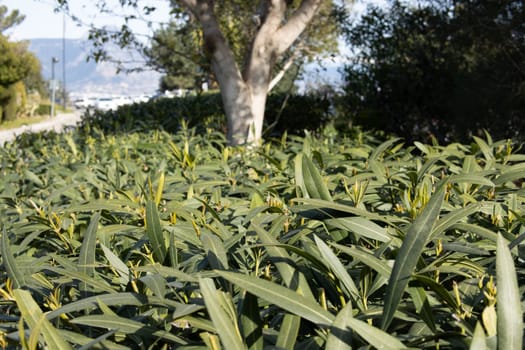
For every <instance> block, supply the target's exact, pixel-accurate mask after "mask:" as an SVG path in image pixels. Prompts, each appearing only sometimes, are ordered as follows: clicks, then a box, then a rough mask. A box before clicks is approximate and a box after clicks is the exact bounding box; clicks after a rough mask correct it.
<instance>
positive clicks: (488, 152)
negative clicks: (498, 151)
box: [472, 136, 494, 160]
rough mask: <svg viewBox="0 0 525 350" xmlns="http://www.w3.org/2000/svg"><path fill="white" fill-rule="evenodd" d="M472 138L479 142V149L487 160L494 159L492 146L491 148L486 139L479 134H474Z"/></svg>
mask: <svg viewBox="0 0 525 350" xmlns="http://www.w3.org/2000/svg"><path fill="white" fill-rule="evenodd" d="M472 138H473V139H474V141H475V142H476V143H477V144H478V146H479V149H480V150H481V153H483V156H484V157H485V159H486V160H492V159H494V153H493V151H492V148H490V146H489V145H488V144H487V143H486V142H485V140H483V139H482V138H479V137H477V136H472Z"/></svg>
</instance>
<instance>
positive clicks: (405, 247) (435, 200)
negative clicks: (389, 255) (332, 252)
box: [381, 183, 446, 330]
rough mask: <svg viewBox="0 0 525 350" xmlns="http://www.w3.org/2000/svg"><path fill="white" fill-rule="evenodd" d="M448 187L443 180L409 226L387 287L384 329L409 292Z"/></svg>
mask: <svg viewBox="0 0 525 350" xmlns="http://www.w3.org/2000/svg"><path fill="white" fill-rule="evenodd" d="M445 187H446V186H445V183H442V184H441V185H440V186H439V187H438V189H437V190H436V192H435V193H434V195H432V197H431V198H430V200H429V202H428V203H427V205H426V207H425V208H424V209H423V211H422V212H421V214H420V215H419V216H418V217H417V218H416V220H415V221H414V222H413V223H412V225H410V227H409V228H408V231H407V234H406V236H405V239H404V240H403V244H402V245H401V248H400V249H399V252H398V254H397V257H396V261H395V262H394V268H393V269H392V275H391V276H390V279H389V281H388V286H387V290H386V296H385V308H384V312H383V319H382V321H381V328H382V329H384V330H385V329H387V328H388V326H389V325H390V323H391V322H392V320H393V318H394V313H395V312H396V310H397V307H398V305H399V302H400V301H401V298H402V296H403V293H404V292H405V289H406V287H407V285H408V282H409V279H410V276H411V275H412V273H413V272H414V268H415V267H416V264H417V261H418V259H419V257H420V255H421V252H422V251H423V249H424V247H425V245H426V243H427V241H428V239H429V237H430V235H431V233H432V228H433V226H434V224H435V222H436V220H437V218H438V217H439V212H440V210H441V205H442V204H443V200H444V198H445Z"/></svg>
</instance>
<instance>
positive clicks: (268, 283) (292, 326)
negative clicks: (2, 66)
mask: <svg viewBox="0 0 525 350" xmlns="http://www.w3.org/2000/svg"><path fill="white" fill-rule="evenodd" d="M330 137H332V138H331V139H329V138H327V137H319V138H316V137H313V136H312V135H311V134H309V133H307V134H306V136H305V137H299V136H293V135H292V136H288V137H284V136H283V137H282V138H280V139H276V140H274V141H272V142H267V143H265V144H264V145H263V146H261V147H260V148H257V149H247V148H243V147H230V146H228V145H227V143H226V141H225V139H224V136H223V134H222V133H221V132H217V131H214V130H212V129H207V130H204V131H203V132H198V131H197V130H196V129H195V128H189V127H185V126H184V125H181V127H180V128H179V130H178V131H177V132H175V133H168V132H166V131H162V130H155V129H152V130H151V131H149V132H128V133H121V134H115V133H107V134H106V133H104V132H101V131H100V130H99V131H97V132H95V131H93V134H86V133H81V132H78V131H70V132H68V133H64V134H56V133H47V134H33V135H22V136H19V137H18V138H17V139H16V140H15V141H14V142H12V143H8V144H6V146H5V147H3V148H0V174H1V176H0V251H1V258H0V259H1V267H0V346H3V347H6V348H13V349H14V348H30V349H36V348H46V347H47V348H49V349H70V348H82V349H85V348H94V349H175V348H176V349H205V348H210V349H219V348H223V349H263V348H273V349H351V348H355V349H358V348H382V349H403V348H418V349H436V348H439V349H469V348H489V349H496V348H500V349H518V348H522V344H523V343H522V337H523V322H522V321H523V295H524V294H525V293H524V292H525V270H524V264H523V261H524V259H525V249H524V243H523V240H524V238H525V220H524V216H523V212H524V211H523V209H524V205H525V188H524V187H523V179H524V174H525V155H524V154H523V153H521V149H520V148H519V145H516V144H513V143H512V142H511V141H508V140H503V141H493V140H492V139H491V138H490V137H488V136H487V137H486V138H484V139H481V138H473V139H472V142H471V143H469V144H457V143H455V144H450V145H447V146H440V145H427V144H422V143H417V142H416V143H414V144H405V143H404V142H403V141H402V140H401V139H396V138H392V139H380V138H377V137H376V136H375V135H372V134H370V133H366V132H359V131H355V133H354V134H353V136H352V137H351V138H349V137H345V136H344V135H335V136H334V135H333V134H331V136H330Z"/></svg>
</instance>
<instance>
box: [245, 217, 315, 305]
mask: <svg viewBox="0 0 525 350" xmlns="http://www.w3.org/2000/svg"><path fill="white" fill-rule="evenodd" d="M283 219H284V216H283ZM252 228H253V229H254V230H255V232H256V233H257V236H258V237H259V239H260V240H261V242H262V243H263V244H265V249H266V252H267V253H268V255H269V256H270V257H271V258H273V259H275V266H276V267H277V270H279V273H280V274H281V278H282V279H283V281H284V283H285V284H286V285H287V286H288V287H290V288H296V290H297V293H299V294H302V295H304V296H305V297H307V298H311V299H313V298H314V296H313V293H312V290H311V289H310V286H309V285H308V281H307V280H306V278H305V277H304V274H303V273H302V272H300V271H297V269H295V268H294V267H293V266H291V265H290V264H288V263H287V262H286V261H289V260H290V259H291V257H290V255H289V254H288V252H287V251H286V249H284V248H281V247H279V246H278V245H279V241H278V240H276V239H275V238H274V237H273V236H272V235H271V234H270V233H268V232H266V230H265V229H263V228H262V227H261V226H260V225H259V224H258V223H256V222H252ZM294 281H295V282H294ZM297 281H298V282H297ZM294 283H296V284H297V286H295V287H294V286H293V284H294Z"/></svg>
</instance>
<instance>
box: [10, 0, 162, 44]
mask: <svg viewBox="0 0 525 350" xmlns="http://www.w3.org/2000/svg"><path fill="white" fill-rule="evenodd" d="M55 2H56V1H55V0H0V5H5V6H7V7H8V9H9V10H13V9H18V10H19V11H20V12H21V13H22V14H24V15H25V16H26V19H25V21H24V22H22V24H20V25H19V26H17V27H14V28H12V29H11V30H10V31H9V32H8V34H9V35H10V36H11V37H12V38H13V39H15V40H24V39H40V38H62V33H63V22H64V16H63V14H62V13H55V12H54V8H55V6H54V4H55ZM69 2H70V6H71V9H72V12H73V14H75V15H76V16H79V17H81V18H82V19H83V20H84V21H85V22H86V23H95V24H96V25H113V26H115V25H119V23H120V22H121V21H120V19H119V18H118V17H117V16H108V15H102V14H101V13H100V12H99V11H97V10H96V8H95V6H94V5H93V4H94V3H96V1H94V0H70V1H69ZM106 2H108V3H109V4H110V7H111V6H115V8H118V5H111V3H116V1H112V0H109V1H106ZM143 3H144V4H148V5H152V6H156V7H157V8H158V9H159V10H158V11H155V12H156V13H155V14H154V15H152V16H151V17H150V18H149V19H151V20H152V21H153V22H155V23H159V22H163V21H166V20H167V19H168V18H169V15H168V12H169V1H166V0H149V1H144V2H143ZM134 28H135V29H136V30H137V31H139V32H142V33H147V26H146V25H145V23H144V22H143V21H137V22H136V23H134ZM65 29H66V30H65V34H66V35H65V36H66V38H71V39H78V38H82V37H84V36H86V34H87V32H88V27H87V26H79V24H78V23H75V22H74V21H72V20H71V19H70V18H68V17H67V16H66V17H65Z"/></svg>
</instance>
